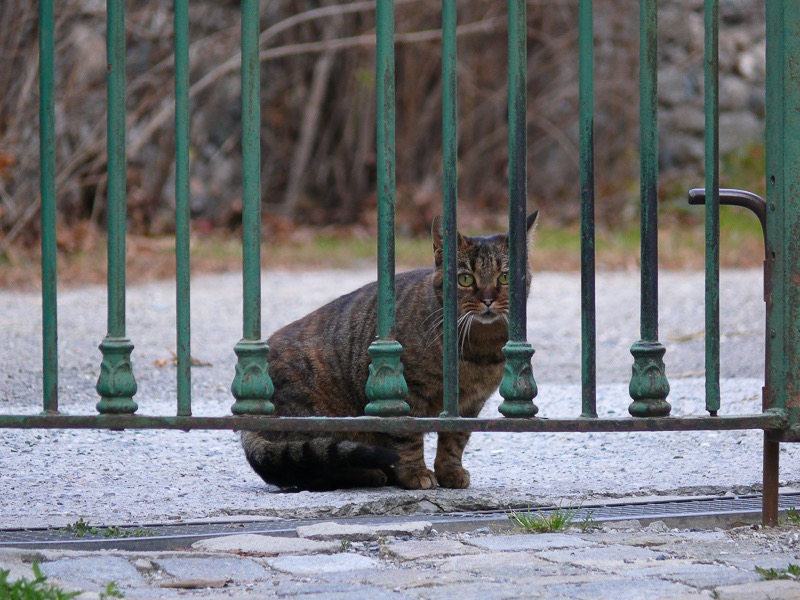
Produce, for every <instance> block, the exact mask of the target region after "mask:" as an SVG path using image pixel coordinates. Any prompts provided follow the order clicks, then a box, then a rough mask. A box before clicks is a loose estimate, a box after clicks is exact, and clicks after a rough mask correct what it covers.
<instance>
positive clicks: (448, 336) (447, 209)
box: [442, 0, 459, 417]
mask: <svg viewBox="0 0 800 600" xmlns="http://www.w3.org/2000/svg"><path fill="white" fill-rule="evenodd" d="M456 22H457V13H456V1H455V0H442V162H443V169H442V171H443V178H442V186H443V197H444V219H443V220H444V231H443V243H444V257H443V258H444V264H443V267H444V318H443V321H442V323H443V325H442V327H443V328H444V356H443V368H444V412H443V413H442V416H451V417H457V416H458V414H459V412H458V327H457V324H456V321H457V319H458V289H457V286H458V282H457V277H458V273H457V270H458V264H457V248H456V246H457V244H458V233H457V232H458V77H457V74H456V57H457V50H456Z"/></svg>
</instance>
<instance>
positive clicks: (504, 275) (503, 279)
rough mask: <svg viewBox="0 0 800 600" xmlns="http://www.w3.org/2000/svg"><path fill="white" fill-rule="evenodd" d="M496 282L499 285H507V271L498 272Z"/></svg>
mask: <svg viewBox="0 0 800 600" xmlns="http://www.w3.org/2000/svg"><path fill="white" fill-rule="evenodd" d="M497 283H499V284H500V285H508V271H503V272H502V273H500V277H498V278H497Z"/></svg>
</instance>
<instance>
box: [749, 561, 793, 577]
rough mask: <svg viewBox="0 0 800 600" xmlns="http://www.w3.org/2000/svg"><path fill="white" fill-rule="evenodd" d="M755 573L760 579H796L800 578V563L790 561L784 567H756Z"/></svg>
mask: <svg viewBox="0 0 800 600" xmlns="http://www.w3.org/2000/svg"><path fill="white" fill-rule="evenodd" d="M756 573H758V574H759V575H761V578H762V579H798V578H800V565H796V564H794V563H790V564H789V566H788V567H786V568H785V569H762V568H761V567H756Z"/></svg>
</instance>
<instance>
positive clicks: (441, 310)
mask: <svg viewBox="0 0 800 600" xmlns="http://www.w3.org/2000/svg"><path fill="white" fill-rule="evenodd" d="M443 313H444V307H442V308H437V309H436V310H434V311H433V312H432V313H431V314H429V315H428V316H427V317H425V318H424V319H423V320H422V323H421V324H422V326H423V327H424V326H425V323H427V322H428V321H430V320H431V319H433V318H435V317H441V316H442V314H443ZM439 322H441V319H439Z"/></svg>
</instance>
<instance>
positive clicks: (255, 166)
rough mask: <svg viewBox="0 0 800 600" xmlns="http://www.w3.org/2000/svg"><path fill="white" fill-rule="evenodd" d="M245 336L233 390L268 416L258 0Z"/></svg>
mask: <svg viewBox="0 0 800 600" xmlns="http://www.w3.org/2000/svg"><path fill="white" fill-rule="evenodd" d="M241 6H242V40H241V43H242V254H243V257H242V278H243V294H242V302H243V307H242V339H241V340H240V341H239V343H237V344H236V346H235V347H234V352H235V353H236V356H237V357H238V362H237V364H236V374H235V376H234V379H233V383H232V384H231V392H232V393H233V396H234V398H235V399H236V402H234V404H233V406H232V407H231V411H232V412H233V413H234V414H236V415H244V414H261V415H269V414H272V413H273V412H274V411H275V406H274V405H273V404H272V402H270V398H271V397H272V394H273V392H274V391H275V390H274V387H273V384H272V380H271V379H270V376H269V363H268V362H267V355H268V354H269V346H267V344H266V342H264V341H263V340H262V339H261V77H260V68H261V63H260V60H259V56H258V34H259V2H258V0H242V5H241Z"/></svg>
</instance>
